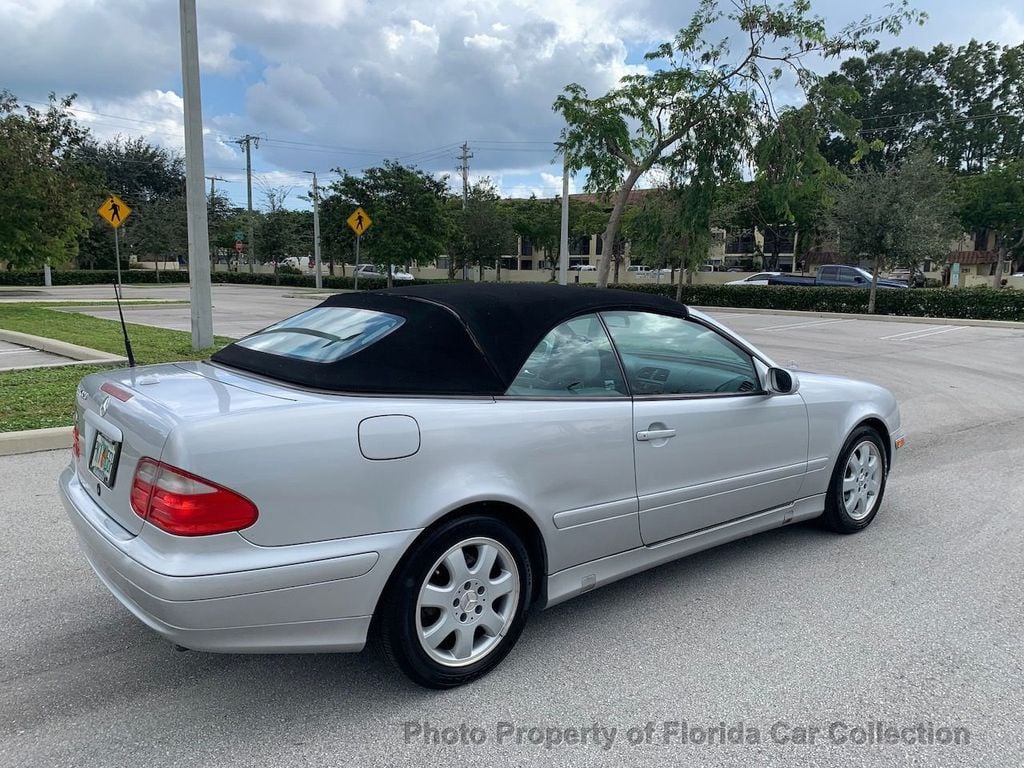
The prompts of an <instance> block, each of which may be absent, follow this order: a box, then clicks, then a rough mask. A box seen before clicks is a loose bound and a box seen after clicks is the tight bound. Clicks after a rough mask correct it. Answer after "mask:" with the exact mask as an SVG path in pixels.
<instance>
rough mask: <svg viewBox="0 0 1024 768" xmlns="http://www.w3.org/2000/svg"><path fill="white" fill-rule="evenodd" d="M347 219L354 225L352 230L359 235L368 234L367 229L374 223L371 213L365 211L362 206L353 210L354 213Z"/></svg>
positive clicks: (350, 224) (351, 225)
mask: <svg viewBox="0 0 1024 768" xmlns="http://www.w3.org/2000/svg"><path fill="white" fill-rule="evenodd" d="M346 221H347V222H348V225H349V226H350V227H352V231H353V232H355V233H356V234H357V235H364V234H366V230H368V229H369V228H370V225H371V224H373V219H371V218H370V215H369V214H368V213H367V212H366V211H364V210H363V209H362V207H359V208H356V209H355V210H354V211H352V215H351V216H349V217H348V219H346Z"/></svg>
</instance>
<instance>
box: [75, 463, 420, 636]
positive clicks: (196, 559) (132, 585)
mask: <svg viewBox="0 0 1024 768" xmlns="http://www.w3.org/2000/svg"><path fill="white" fill-rule="evenodd" d="M59 488H60V496H61V501H62V502H63V504H64V507H65V509H66V511H67V513H68V517H69V519H70V520H71V524H72V526H73V527H74V529H75V532H76V534H77V535H78V539H79V543H80V544H81V546H82V549H83V551H84V553H85V556H86V558H87V559H88V561H89V564H90V565H91V566H92V568H93V570H94V571H96V574H97V575H98V576H99V578H100V580H101V581H102V582H103V583H104V585H106V587H107V588H108V589H109V590H110V592H111V593H112V594H113V595H114V596H115V597H116V598H117V599H118V600H119V601H120V602H121V603H122V604H124V606H125V607H126V608H127V609H128V610H129V611H131V612H132V613H133V614H134V615H135V616H136V617H137V618H138V619H139V620H141V621H142V622H143V623H145V624H146V625H147V626H149V627H150V628H151V629H153V630H154V631H156V632H158V633H159V634H161V635H163V636H164V637H166V638H167V639H168V640H170V641H171V642H173V643H176V644H178V645H181V646H184V647H185V648H191V649H194V650H203V651H220V652H231V653H299V652H323V651H338V652H343V651H359V650H361V649H362V648H363V646H364V645H365V643H366V634H367V631H368V629H369V625H370V619H371V617H372V615H373V611H374V610H375V607H376V604H377V600H378V598H379V597H380V594H381V592H382V591H383V589H384V586H385V584H386V583H387V579H388V577H389V576H390V574H391V571H392V570H393V568H394V566H395V564H396V563H397V562H398V559H399V558H400V557H401V555H402V553H404V552H405V549H406V547H407V546H408V544H409V543H411V541H412V540H413V539H414V538H415V536H416V535H417V533H418V531H397V532H391V533H386V534H375V535H372V536H360V537H356V538H350V539H338V540H335V541H330V542H318V543H316V544H315V545H297V546H294V547H292V546H286V547H257V546H255V545H253V544H251V543H249V542H246V541H245V540H244V539H242V537H240V536H237V534H221V537H225V538H220V537H204V538H205V539H207V540H210V539H216V538H220V541H219V542H218V543H219V544H221V545H222V546H221V547H220V548H221V549H223V548H224V545H227V546H232V547H234V546H236V545H237V548H238V550H239V551H241V554H242V555H243V556H242V557H238V556H237V555H235V554H233V555H232V556H231V557H225V556H223V555H222V554H220V553H218V552H217V551H216V550H217V548H216V547H210V549H211V551H210V552H202V551H201V546H200V548H199V549H200V551H197V552H195V553H193V554H190V555H188V556H186V557H169V556H168V554H167V552H166V551H163V552H161V551H160V550H159V549H158V548H156V547H154V546H153V542H151V541H147V540H146V537H145V532H144V534H143V535H140V536H131V535H130V534H128V533H127V532H126V531H124V530H123V529H122V528H120V527H119V526H118V525H117V524H116V523H115V522H114V521H113V520H112V519H111V518H110V517H108V516H107V515H106V514H105V513H104V512H103V510H102V509H100V508H99V507H98V506H97V505H96V504H95V503H94V502H93V501H92V499H91V498H90V497H89V496H88V494H86V493H85V491H84V489H83V488H82V486H81V484H80V483H79V481H78V479H77V477H76V475H75V472H74V470H73V469H71V468H69V469H67V470H65V471H64V472H63V473H62V474H61V477H60V481H59ZM160 535H161V537H162V536H163V534H160ZM236 540H237V541H236ZM186 541H187V540H186ZM189 543H192V544H194V543H196V540H191V542H189ZM206 543H207V542H203V545H205V544H206ZM304 558H309V559H304ZM240 562H244V563H245V565H246V568H245V569H244V570H238V569H237V566H238V563H240ZM282 563H285V564H282Z"/></svg>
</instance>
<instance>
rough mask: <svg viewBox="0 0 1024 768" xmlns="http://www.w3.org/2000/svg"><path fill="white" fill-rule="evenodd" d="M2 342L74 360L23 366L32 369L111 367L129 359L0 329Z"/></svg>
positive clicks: (12, 369) (10, 369)
mask: <svg viewBox="0 0 1024 768" xmlns="http://www.w3.org/2000/svg"><path fill="white" fill-rule="evenodd" d="M0 340H2V341H9V342H11V343H13V344H21V345H22V346H25V347H32V348H33V349H38V350H40V351H41V352H49V353H50V354H52V355H60V356H61V357H67V358H70V359H71V360H73V361H74V362H72V363H55V364H54V363H48V364H46V365H33V366H23V367H30V368H56V367H59V366H64V365H110V364H119V363H127V362H128V358H127V357H122V356H121V355H112V354H110V353H109V352H100V351H99V350H98V349H89V347H80V346H78V345H77V344H69V343H68V342H66V341H57V340H56V339H47V338H44V337H43V336H33V335H32V334H30V333H20V332H18V331H5V330H3V329H0ZM5 370H7V371H14V370H18V368H6V369H5Z"/></svg>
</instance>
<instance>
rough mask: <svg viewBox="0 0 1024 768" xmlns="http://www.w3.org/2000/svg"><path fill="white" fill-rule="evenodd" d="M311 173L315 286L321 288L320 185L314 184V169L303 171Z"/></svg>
mask: <svg viewBox="0 0 1024 768" xmlns="http://www.w3.org/2000/svg"><path fill="white" fill-rule="evenodd" d="M305 173H310V174H312V175H313V261H314V263H315V264H316V287H317V288H323V287H324V282H323V277H322V276H321V275H320V264H321V260H320V187H318V186H317V184H316V171H305Z"/></svg>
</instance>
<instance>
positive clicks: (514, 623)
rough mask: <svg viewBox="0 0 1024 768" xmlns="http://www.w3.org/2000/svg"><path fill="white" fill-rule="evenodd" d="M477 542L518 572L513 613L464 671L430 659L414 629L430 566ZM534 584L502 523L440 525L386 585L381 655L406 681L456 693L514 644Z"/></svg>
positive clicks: (482, 519) (519, 546)
mask: <svg viewBox="0 0 1024 768" xmlns="http://www.w3.org/2000/svg"><path fill="white" fill-rule="evenodd" d="M478 538H486V539H492V540H494V541H496V542H498V543H500V544H501V545H503V546H504V547H505V549H506V550H507V551H508V553H509V554H510V555H511V558H512V561H514V564H515V567H516V568H517V569H518V574H516V575H517V576H518V581H519V596H518V603H517V604H516V605H515V608H514V609H512V608H511V607H509V609H508V610H507V614H508V615H509V616H511V617H512V618H511V623H510V624H509V625H508V626H507V628H506V629H505V631H504V633H503V634H500V635H498V636H497V639H496V640H495V641H494V643H493V647H491V649H490V650H489V651H487V652H486V655H484V656H483V657H482V658H480V659H479V660H478V661H475V662H473V663H469V664H467V665H465V666H457V667H456V666H446V665H445V664H442V663H440V662H439V661H437V660H435V659H434V658H432V657H431V656H430V655H429V654H428V653H427V651H426V650H425V649H424V647H423V644H422V643H421V642H420V639H419V628H418V623H417V614H418V610H417V602H418V600H419V595H420V589H421V587H422V586H423V585H424V582H425V581H426V579H427V577H428V576H430V575H431V573H434V574H436V573H438V571H437V570H436V569H434V566H435V564H436V563H437V562H438V560H439V558H441V557H442V556H443V555H444V554H445V553H446V552H448V550H450V549H451V548H452V547H455V546H456V545H458V544H459V543H461V542H466V541H469V540H472V539H478ZM467 562H468V561H467ZM510 570H511V569H510ZM533 580H534V573H533V569H532V567H531V563H530V556H529V554H528V553H527V551H526V547H525V546H524V544H523V542H522V540H521V539H520V537H519V535H518V534H517V533H516V532H515V531H514V530H513V529H512V528H511V527H509V526H508V525H506V524H505V523H503V522H501V521H500V520H497V519H495V518H493V517H488V516H485V515H477V514H474V515H469V516H467V517H460V518H456V519H454V520H450V521H448V522H446V523H443V524H441V525H440V526H438V527H437V528H436V529H435V530H432V531H430V532H429V533H428V534H427V536H426V537H425V538H424V539H422V540H421V541H420V542H418V543H417V544H416V545H415V548H414V549H413V550H412V551H411V552H410V553H409V554H408V555H407V556H406V557H405V558H404V559H403V560H402V562H401V563H399V565H398V567H397V568H396V570H395V573H394V574H393V576H392V578H391V580H390V582H389V585H388V588H387V591H386V592H385V594H384V596H383V599H382V600H381V603H380V606H379V608H378V621H379V626H380V631H381V640H382V643H383V646H384V652H385V653H386V654H387V656H388V658H389V659H391V661H392V663H394V664H395V665H396V666H397V667H398V668H399V669H400V670H401V671H402V672H403V673H404V674H405V675H406V676H407V677H408V678H409V679H410V680H412V681H413V682H415V683H417V684H419V685H422V686H424V687H425V688H436V689H441V688H455V687H457V686H460V685H465V684H466V683H468V682H471V681H473V680H476V679H477V678H478V677H481V676H483V675H485V674H487V673H488V672H490V671H491V670H492V669H494V667H496V666H497V665H498V664H499V663H500V662H501V660H502V659H504V658H505V656H507V655H508V653H509V651H511V650H512V646H514V645H515V643H516V640H518V639H519V635H520V634H521V633H522V631H523V627H524V626H525V624H526V617H527V613H528V611H529V609H530V602H531V596H532V594H533ZM475 599H476V598H474V600H475ZM438 611H440V609H438ZM453 614H454V612H453ZM481 631H482V629H481Z"/></svg>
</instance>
